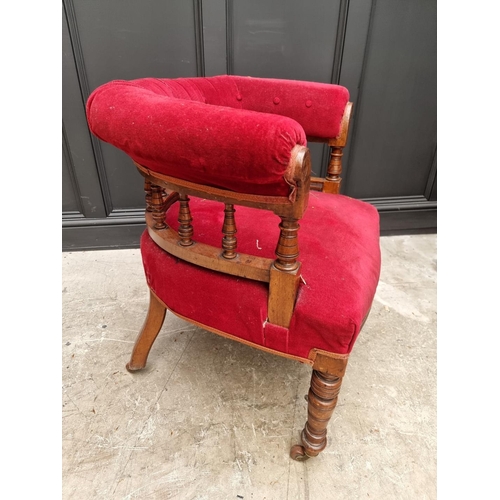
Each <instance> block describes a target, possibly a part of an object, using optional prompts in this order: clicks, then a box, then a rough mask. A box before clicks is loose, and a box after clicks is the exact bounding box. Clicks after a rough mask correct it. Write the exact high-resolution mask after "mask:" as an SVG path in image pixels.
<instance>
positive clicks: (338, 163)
mask: <svg viewBox="0 0 500 500" xmlns="http://www.w3.org/2000/svg"><path fill="white" fill-rule="evenodd" d="M351 112H352V102H348V103H347V106H346V107H345V111H344V116H343V117H342V124H341V129H340V134H339V136H338V137H335V138H334V139H321V138H318V137H308V138H307V139H308V140H309V141H310V142H326V143H327V144H328V145H329V146H330V161H329V163H328V169H327V172H326V177H325V178H324V179H323V178H321V177H313V178H311V189H313V190H314V191H322V192H324V193H333V194H338V193H339V192H340V185H341V182H342V177H341V175H342V156H343V154H344V153H343V150H344V147H345V145H346V144H347V137H348V134H349V122H350V119H351Z"/></svg>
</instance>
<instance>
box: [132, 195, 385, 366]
mask: <svg viewBox="0 0 500 500" xmlns="http://www.w3.org/2000/svg"><path fill="white" fill-rule="evenodd" d="M190 206H191V212H192V216H193V226H194V240H195V241H200V242H204V243H207V244H211V245H216V246H220V245H221V238H222V234H221V229H222V223H223V216H224V212H223V210H224V205H223V204H222V203H219V202H213V201H208V200H202V199H198V198H191V203H190ZM177 212H178V211H177V209H176V208H175V206H174V207H172V209H171V210H170V211H169V212H168V213H167V223H168V225H169V226H170V227H172V228H175V229H177V227H178V223H177V215H178V214H177ZM235 217H236V224H237V228H238V234H237V236H238V251H240V252H242V253H249V254H253V255H258V256H261V257H268V258H274V257H275V255H274V250H275V248H276V243H277V241H278V236H279V228H278V224H279V222H280V219H279V217H277V216H276V215H274V214H272V213H270V212H268V211H264V210H258V209H253V208H247V207H240V206H237V207H236V214H235ZM299 251H300V256H299V260H300V261H301V263H302V267H301V275H302V278H303V280H302V282H301V284H300V286H299V291H298V295H297V301H296V305H295V310H294V314H293V317H292V321H291V324H290V327H289V328H288V329H287V328H283V327H279V326H276V325H272V324H270V323H269V322H267V292H268V285H267V284H266V283H261V282H257V281H252V280H247V279H245V278H238V277H234V276H230V275H226V274H223V273H219V272H216V271H211V270H208V269H205V268H202V267H198V266H196V265H193V264H189V263H187V262H184V261H182V260H180V259H178V258H175V257H172V256H170V255H169V254H168V253H166V252H165V251H164V250H162V249H161V248H160V247H158V246H157V245H156V244H155V243H154V242H153V241H152V239H151V238H150V237H149V235H148V233H147V231H145V232H144V234H143V235H142V238H141V253H142V258H143V263H144V269H145V273H146V278H147V281H148V284H149V286H150V287H151V289H152V290H153V292H155V294H156V295H157V296H158V297H159V298H160V299H161V300H162V301H163V302H164V303H165V305H167V307H168V308H169V309H171V310H172V311H173V312H175V313H177V314H179V315H181V316H184V317H186V318H189V319H191V320H194V321H196V322H198V323H201V324H202V325H205V326H208V327H210V328H214V329H216V330H220V331H222V332H225V333H227V334H230V335H233V336H235V337H238V338H240V339H243V340H245V341H247V342H251V343H254V344H257V345H259V346H263V347H266V348H269V349H274V350H277V351H279V352H282V353H285V354H289V355H293V356H298V357H301V358H307V357H308V355H309V351H310V350H311V349H313V348H316V349H322V350H325V351H329V352H334V353H339V354H346V353H349V352H350V351H351V350H352V348H353V345H354V342H355V340H356V338H357V336H358V333H359V331H360V328H361V326H362V323H363V320H364V318H365V316H366V315H367V314H368V312H369V309H370V306H371V303H372V301H373V297H374V295H375V290H376V287H377V283H378V279H379V273H380V247H379V216H378V212H377V210H376V209H375V208H374V207H373V206H372V205H369V204H368V203H364V202H361V201H359V200H355V199H352V198H349V197H346V196H342V195H331V194H327V193H319V192H311V195H310V199H309V207H308V209H307V211H306V213H305V215H304V217H303V218H302V219H301V221H300V230H299Z"/></svg>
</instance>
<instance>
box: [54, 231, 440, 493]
mask: <svg viewBox="0 0 500 500" xmlns="http://www.w3.org/2000/svg"><path fill="white" fill-rule="evenodd" d="M381 246H382V257H383V267H382V276H381V281H380V284H379V287H378V290H377V295H376V298H375V302H374V304H373V308H372V312H371V315H370V317H369V319H368V321H367V322H366V325H365V327H364V329H363V331H362V333H361V335H360V337H359V339H358V341H357V343H356V345H355V347H354V351H353V353H352V355H351V358H350V361H349V365H348V369H347V374H346V376H345V378H344V383H343V386H342V390H341V392H340V396H339V403H338V405H337V408H336V410H335V413H334V415H333V417H332V419H331V421H330V424H329V427H328V433H329V443H328V446H327V448H326V450H325V451H324V452H323V453H321V454H320V455H319V456H318V457H316V458H313V459H310V460H308V461H306V462H294V461H292V460H290V458H289V456H288V453H289V449H290V446H291V445H292V444H296V443H297V442H298V435H299V432H300V430H301V429H302V427H303V425H304V422H305V419H306V408H307V403H306V401H305V400H304V395H305V394H306V393H307V390H308V386H309V379H310V368H309V367H308V366H305V365H302V364H300V363H297V362H294V361H291V360H287V359H283V358H279V357H277V356H272V355H270V354H267V353H264V352H261V351H259V350H256V349H252V348H250V347H247V346H245V345H241V344H239V343H237V342H233V341H230V340H226V339H224V338H221V337H219V336H217V335H214V334H212V333H209V332H205V331H203V330H201V329H199V328H197V327H194V326H192V325H190V324H188V323H186V322H184V321H182V320H180V319H178V318H176V317H175V316H174V315H172V314H171V313H168V314H167V319H166V322H165V325H164V326H163V329H162V330H161V332H160V335H159V337H158V339H157V341H156V343H155V345H154V346H153V349H152V351H151V354H150V357H149V362H148V367H147V368H146V369H145V370H144V371H143V372H140V373H136V374H134V375H132V374H130V373H128V372H127V371H126V370H125V363H126V362H127V361H128V358H129V355H130V352H131V349H132V346H133V343H134V340H135V337H136V335H137V333H138V331H139V330H140V328H141V326H142V322H143V320H144V317H145V313H146V310H147V304H148V290H147V287H146V284H145V281H144V276H143V270H142V263H141V258H140V252H139V250H108V251H96V252H76V253H64V254H63V257H62V262H63V293H62V297H63V368H62V369H63V395H62V402H63V498H64V499H94V498H103V499H124V500H125V499H143V498H148V499H149V498H151V499H173V498H175V499H200V500H201V499H210V500H212V499H235V500H237V499H241V498H243V499H244V500H250V499H255V500H257V499H268V500H281V499H313V500H316V499H349V500H352V499H365V498H366V499H383V500H387V499H398V500H402V499H417V498H418V499H422V500H423V499H434V498H436V236H435V235H414V236H391V237H383V238H382V239H381ZM188 359H189V360H193V359H194V360H195V361H196V362H195V363H194V364H193V363H192V361H191V362H190V363H189V364H188Z"/></svg>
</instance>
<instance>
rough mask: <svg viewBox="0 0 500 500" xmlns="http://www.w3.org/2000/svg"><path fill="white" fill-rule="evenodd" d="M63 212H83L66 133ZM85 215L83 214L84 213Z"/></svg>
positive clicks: (64, 144) (63, 149)
mask: <svg viewBox="0 0 500 500" xmlns="http://www.w3.org/2000/svg"><path fill="white" fill-rule="evenodd" d="M62 138H63V142H62V212H63V215H68V213H70V214H71V215H76V214H82V212H83V210H82V206H81V203H80V194H79V190H78V185H77V183H76V179H75V174H74V170H73V164H72V160H71V154H70V152H69V146H68V141H67V139H66V134H65V133H64V129H63V133H62ZM82 215H83V214H82Z"/></svg>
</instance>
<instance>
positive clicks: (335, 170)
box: [326, 146, 344, 194]
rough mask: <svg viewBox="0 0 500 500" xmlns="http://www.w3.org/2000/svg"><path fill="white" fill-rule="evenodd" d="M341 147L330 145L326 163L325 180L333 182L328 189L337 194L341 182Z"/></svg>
mask: <svg viewBox="0 0 500 500" xmlns="http://www.w3.org/2000/svg"><path fill="white" fill-rule="evenodd" d="M343 154H344V153H343V148H341V147H336V146H332V147H331V148H330V162H329V163H328V171H327V174H326V180H327V181H329V182H331V183H333V186H332V188H333V189H330V190H329V191H330V192H333V193H335V194H338V193H339V191H340V183H341V182H342V177H341V174H342V156H343Z"/></svg>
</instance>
